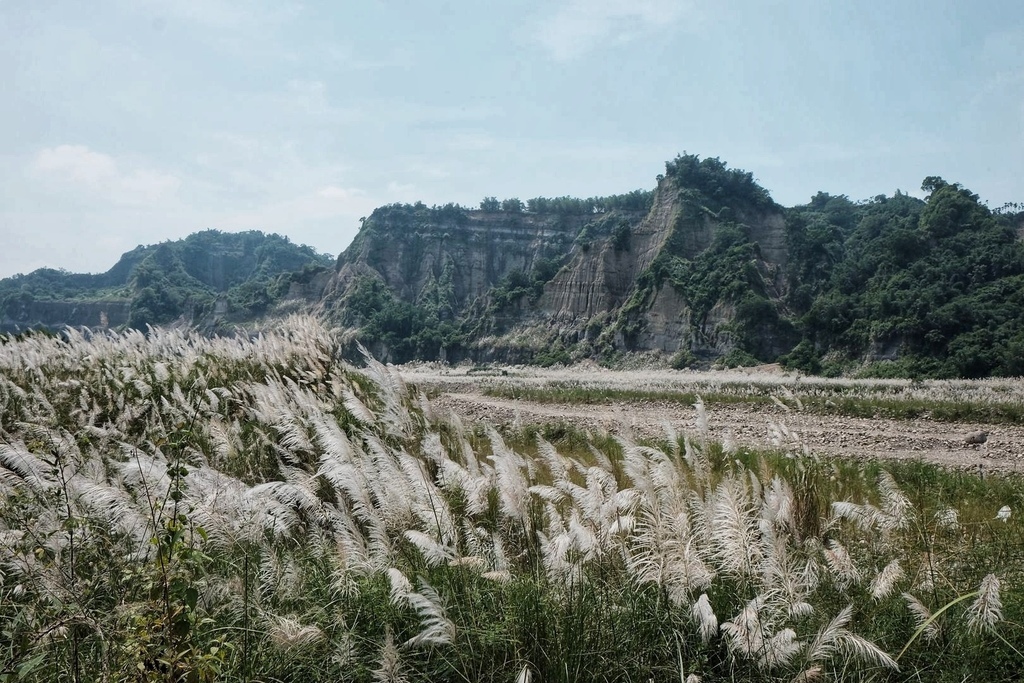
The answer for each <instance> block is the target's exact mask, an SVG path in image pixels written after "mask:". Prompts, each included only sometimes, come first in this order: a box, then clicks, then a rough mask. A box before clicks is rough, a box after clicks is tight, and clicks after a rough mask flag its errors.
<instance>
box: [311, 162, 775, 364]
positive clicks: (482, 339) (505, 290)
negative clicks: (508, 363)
mask: <svg viewBox="0 0 1024 683" xmlns="http://www.w3.org/2000/svg"><path fill="white" fill-rule="evenodd" d="M686 189H687V188H683V187H681V186H680V185H679V183H678V182H677V181H676V180H675V179H673V178H659V183H658V187H657V189H656V190H655V191H654V192H653V196H651V197H650V201H649V202H648V205H647V206H646V207H645V210H633V211H630V210H611V211H604V212H597V213H589V214H565V213H562V214H559V213H542V212H528V213H519V212H517V213H507V212H500V211H493V212H485V211H468V210H462V209H459V208H458V207H445V208H443V209H436V208H435V209H428V208H427V207H424V206H422V205H419V206H417V207H409V206H404V207H403V206H389V207H384V208H382V209H378V210H377V211H375V212H374V214H373V215H371V216H370V217H369V218H368V219H366V221H365V222H364V224H363V229H362V230H361V231H360V234H359V236H358V237H357V238H356V240H355V241H354V242H353V243H352V245H351V246H350V247H349V248H348V249H347V250H346V251H345V252H344V253H343V254H342V255H341V256H339V258H338V262H337V265H336V269H335V274H334V276H333V277H332V278H331V279H330V281H329V282H328V283H327V284H326V286H325V288H324V296H323V299H322V301H321V303H320V305H319V309H320V311H322V312H323V313H325V314H327V315H328V316H330V317H333V318H335V319H336V320H338V321H339V322H342V323H343V324H349V325H356V326H358V325H359V324H360V322H362V321H361V320H360V319H356V318H353V317H351V316H348V317H346V311H348V310H351V309H352V307H353V306H354V303H353V302H354V301H355V300H356V298H358V297H357V294H356V292H357V291H358V290H359V289H360V287H366V286H367V285H366V283H367V282H376V283H377V284H378V286H382V288H383V289H385V290H386V291H387V292H388V293H390V295H391V296H392V297H394V299H395V300H397V301H401V302H405V303H407V304H412V305H418V306H422V305H425V304H426V303H430V305H435V304H436V303H437V302H438V301H441V303H442V306H441V309H443V311H442V312H441V313H439V315H440V317H441V319H450V320H454V321H462V322H463V323H465V324H466V325H469V324H471V322H472V321H475V322H472V324H474V325H475V328H474V329H475V337H473V338H471V339H470V340H469V341H468V343H467V344H466V345H465V349H464V352H465V355H467V356H469V357H473V358H476V359H478V360H481V359H488V360H494V359H499V360H513V361H518V360H522V353H521V351H522V348H523V347H524V346H527V347H532V348H533V349H534V350H535V351H538V350H542V349H544V348H550V347H553V346H554V347H559V348H562V347H566V348H568V347H571V348H573V349H574V350H575V353H577V355H586V354H588V353H589V354H591V355H593V354H596V353H602V352H606V351H609V350H611V351H615V350H629V351H657V352H661V353H665V354H675V353H677V352H680V351H687V352H689V353H692V354H695V355H696V356H701V357H717V356H720V355H722V354H724V353H727V352H728V351H730V350H731V349H732V348H734V347H735V346H736V339H735V335H734V334H733V333H732V331H731V328H732V327H733V324H734V323H735V322H736V315H737V308H736V305H735V301H733V300H731V299H730V298H729V295H728V294H727V293H716V292H715V291H714V286H717V285H714V286H712V287H711V290H709V291H711V293H710V294H707V293H706V292H704V290H703V289H700V287H698V286H697V285H694V284H692V283H691V282H690V281H691V280H693V281H694V282H697V279H698V278H699V277H701V276H702V275H701V273H703V271H702V270H701V269H703V270H708V269H713V268H715V267H716V266H715V256H714V254H715V253H716V249H717V250H724V249H725V248H726V247H722V246H721V244H720V243H722V241H723V239H724V238H723V237H722V236H723V235H732V234H733V233H735V234H736V235H739V236H740V237H736V238H735V239H737V240H739V242H741V243H742V245H745V247H744V248H746V249H747V250H748V251H749V258H746V261H745V262H744V265H743V269H744V272H745V273H746V272H748V271H749V273H751V274H752V275H750V276H749V277H748V276H746V275H745V277H748V279H750V278H753V282H752V283H750V284H749V288H751V291H756V292H759V294H758V296H761V297H762V298H763V299H764V300H765V301H768V300H770V299H771V297H772V296H777V295H778V293H779V290H780V288H781V287H782V278H781V276H780V273H781V272H782V269H783V268H784V267H785V264H786V259H787V250H786V233H785V221H784V219H783V215H782V211H781V209H780V208H779V207H777V206H776V205H774V204H773V203H771V202H770V200H769V201H768V203H767V204H763V205H761V206H751V205H748V204H745V203H743V202H742V201H740V202H737V203H736V204H735V206H728V207H727V208H724V209H723V208H721V207H718V209H717V210H714V209H713V207H712V208H709V207H708V206H706V203H711V202H710V201H706V200H704V199H703V196H702V195H699V194H695V193H694V192H693V191H689V192H687V191H684V190H686ZM695 197H696V199H695ZM730 231H732V232H730ZM727 246H728V245H727ZM723 253H725V252H724V251H723ZM744 253H746V252H744ZM728 255H729V257H730V258H733V259H736V258H740V257H738V256H736V255H735V254H734V253H733V252H729V253H728ZM701 282H703V281H701ZM698 284H699V283H698ZM712 284H714V283H712ZM744 286H748V285H747V284H745V285H744ZM705 289H706V288H705ZM695 292H700V294H701V297H703V298H700V297H698V296H696V294H695ZM709 296H710V297H711V298H710V299H709V300H705V299H708V297H709ZM772 305H775V304H772ZM780 342H781V343H780V344H779V346H780V347H782V346H785V345H786V344H787V343H789V342H788V340H780ZM790 347H791V345H790V346H787V347H786V348H783V349H782V351H779V352H784V351H787V350H788V348H790ZM502 349H505V352H503V351H502ZM449 351H450V350H446V353H448V352H449ZM385 353H386V350H385ZM451 359H452V358H451V357H450V356H449V360H451ZM396 360H400V359H397V358H396Z"/></svg>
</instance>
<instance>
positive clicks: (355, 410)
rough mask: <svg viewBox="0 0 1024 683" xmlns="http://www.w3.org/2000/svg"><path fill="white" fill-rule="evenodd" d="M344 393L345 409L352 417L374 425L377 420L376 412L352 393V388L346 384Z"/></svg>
mask: <svg viewBox="0 0 1024 683" xmlns="http://www.w3.org/2000/svg"><path fill="white" fill-rule="evenodd" d="M342 394H343V395H344V396H345V400H344V402H343V405H344V406H345V410H347V411H348V412H349V414H350V415H352V417H354V418H355V419H356V420H358V421H359V422H361V423H363V424H364V425H372V424H375V423H376V422H377V419H376V418H375V417H374V414H373V413H372V412H370V409H369V408H367V407H366V405H365V404H364V403H363V402H362V401H360V400H359V397H357V396H356V395H355V394H354V393H352V389H350V388H349V387H347V386H346V387H344V388H343V389H342Z"/></svg>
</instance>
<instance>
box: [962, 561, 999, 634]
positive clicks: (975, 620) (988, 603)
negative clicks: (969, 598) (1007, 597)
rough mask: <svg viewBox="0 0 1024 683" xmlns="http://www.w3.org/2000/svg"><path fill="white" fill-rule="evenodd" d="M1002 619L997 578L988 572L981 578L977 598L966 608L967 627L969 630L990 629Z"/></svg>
mask: <svg viewBox="0 0 1024 683" xmlns="http://www.w3.org/2000/svg"><path fill="white" fill-rule="evenodd" d="M1002 619H1003V603H1002V601H1001V600H1000V599H999V579H998V578H997V577H996V575H995V574H988V575H987V576H985V578H984V579H982V580H981V587H980V588H979V589H978V597H977V599H975V601H974V602H972V603H971V606H970V607H968V608H967V628H968V630H970V631H991V630H993V629H994V627H995V625H996V623H998V622H1000V621H1002Z"/></svg>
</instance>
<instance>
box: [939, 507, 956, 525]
mask: <svg viewBox="0 0 1024 683" xmlns="http://www.w3.org/2000/svg"><path fill="white" fill-rule="evenodd" d="M935 523H936V524H938V525H939V526H940V527H941V528H943V529H950V530H953V531H955V530H956V529H959V528H960V514H959V513H958V512H957V511H956V508H951V507H947V508H942V509H941V510H939V511H938V512H936V513H935Z"/></svg>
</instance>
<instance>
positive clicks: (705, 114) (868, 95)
mask: <svg viewBox="0 0 1024 683" xmlns="http://www.w3.org/2000/svg"><path fill="white" fill-rule="evenodd" d="M684 152H688V153H691V154H698V155H700V156H702V157H719V158H721V159H722V160H723V161H725V162H727V163H728V164H729V165H730V166H731V167H734V168H742V169H744V170H747V171H750V172H751V173H753V175H754V177H755V178H756V179H757V180H758V181H759V182H760V183H761V184H762V185H763V186H764V187H766V188H767V189H768V190H769V191H770V192H771V194H772V197H773V198H774V199H775V200H776V201H777V202H779V203H781V204H783V205H786V206H791V205H795V204H801V203H806V202H807V201H808V200H809V199H810V198H811V197H812V196H813V195H814V194H815V193H817V192H818V191H825V192H829V193H832V194H845V195H847V196H849V197H850V198H851V199H855V200H859V199H866V198H870V197H874V196H876V195H878V194H892V193H893V192H894V191H896V190H897V189H901V190H903V191H905V192H910V193H912V194H917V195H918V196H920V194H921V193H920V184H921V181H922V179H924V178H925V177H926V176H930V175H938V176H942V177H943V178H945V179H946V180H947V181H950V182H959V183H961V184H963V185H964V186H966V187H968V188H970V189H971V190H972V191H974V192H976V193H978V194H979V195H981V198H982V199H983V200H986V201H987V202H988V203H989V205H990V206H991V207H993V208H995V207H998V206H1001V205H1002V204H1003V203H1005V202H1011V201H1013V202H1016V201H1024V3H1021V2H1019V0H999V1H997V0H979V1H978V2H972V3H966V2H962V1H961V0H929V2H917V1H915V0H893V1H892V2H881V0H878V1H876V2H865V3H852V2H846V3H840V2H828V1H824V2H823V1H822V0H791V1H787V2H777V1H765V0H719V1H717V2H707V1H703V2H697V1H692V2H691V1H688V0H537V1H527V0H509V1H506V2H498V1H496V0H460V1H455V0H451V1H449V0H435V1H433V2H423V0H359V1H358V2H355V1H353V0H334V1H327V0H325V1H323V2H317V1H313V0H308V1H305V2H299V1H293V0H90V1H89V2H81V1H80V0H0V277H5V276H9V275H12V274H15V273H19V272H21V273H27V272H30V271H32V270H34V269H36V268H40V267H51V268H64V269H66V270H69V271H72V272H102V271H105V270H107V269H108V268H110V267H111V266H112V265H113V264H114V263H115V262H116V261H117V259H118V257H119V256H120V254H121V253H123V252H125V251H128V250H130V249H132V248H134V247H135V246H137V245H139V244H152V243H157V242H161V241H165V240H169V239H177V238H180V237H184V236H186V235H188V234H190V233H192V232H196V231H198V230H204V229H208V228H216V229H220V230H225V231H238V230H252V229H256V230H262V231H264V232H276V233H279V234H283V235H287V236H288V237H289V238H291V240H292V241H293V242H297V243H302V244H309V245H311V246H313V247H315V248H317V249H318V250H320V251H322V252H326V253H330V254H338V253H339V252H341V251H343V250H344V249H345V247H346V246H347V245H348V244H349V242H351V240H352V238H353V237H354V236H355V234H356V232H357V231H358V228H359V219H360V218H361V217H364V216H368V215H369V214H370V213H371V212H372V211H373V209H374V207H377V206H380V205H383V204H389V203H393V202H410V203H411V202H416V201H423V202H425V203H426V204H428V205H430V204H444V203H447V202H458V203H461V204H463V205H466V206H475V205H477V204H478V203H479V202H480V200H481V199H482V198H483V197H485V196H496V197H498V198H499V199H502V198H506V197H519V198H521V199H523V200H525V199H528V198H530V197H536V196H548V197H553V196H562V195H572V196H581V197H589V196H596V195H606V194H617V193H623V192H628V191H630V190H634V189H637V188H643V189H653V187H654V185H655V182H656V180H655V177H656V176H657V175H658V174H659V173H662V172H663V171H664V163H665V161H667V160H669V159H672V158H674V157H675V156H676V155H678V154H681V153H684Z"/></svg>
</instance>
